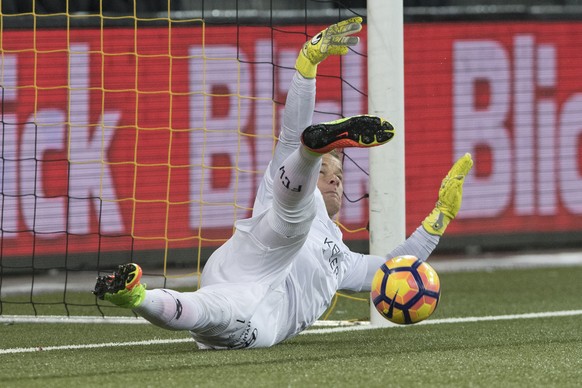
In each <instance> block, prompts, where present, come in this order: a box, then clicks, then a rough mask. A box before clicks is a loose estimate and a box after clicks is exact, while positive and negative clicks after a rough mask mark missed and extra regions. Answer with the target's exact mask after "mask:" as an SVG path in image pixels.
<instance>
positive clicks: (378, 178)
mask: <svg viewBox="0 0 582 388" xmlns="http://www.w3.org/2000/svg"><path fill="white" fill-rule="evenodd" d="M367 14H368V15H367V23H368V111H369V113H370V114H374V115H377V116H381V117H384V118H386V119H388V120H389V121H390V122H391V123H392V124H393V125H394V127H395V129H396V135H395V137H394V139H393V140H392V141H391V142H390V143H389V144H388V145H386V146H384V147H376V148H372V149H371V150H370V254H373V255H379V256H384V255H386V253H388V252H389V251H391V250H392V249H394V248H395V247H396V246H397V245H398V244H400V243H401V242H402V241H404V239H405V237H406V229H405V227H406V197H405V192H406V191H405V176H404V133H405V131H404V7H403V1H402V0H390V1H386V0H368V13H367ZM370 322H371V323H372V325H378V326H388V325H392V324H391V323H390V322H389V321H388V320H386V319H384V318H382V316H381V315H380V314H379V313H378V312H377V311H376V309H375V307H374V305H373V304H372V303H370Z"/></svg>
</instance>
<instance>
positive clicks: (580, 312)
mask: <svg viewBox="0 0 582 388" xmlns="http://www.w3.org/2000/svg"><path fill="white" fill-rule="evenodd" d="M575 315H582V310H566V311H548V312H541V313H528V314H512V315H497V316H485V317H464V318H444V319H432V320H428V321H423V322H420V323H417V324H416V325H414V326H418V325H438V324H442V323H471V322H485V321H503V320H514V319H536V318H553V317H566V316H575ZM135 320H136V321H137V319H135ZM394 327H400V328H406V327H410V326H405V325H394V324H391V325H390V326H374V325H370V324H361V325H352V326H342V327H333V328H322V329H313V330H306V331H304V332H302V333H301V334H327V333H338V332H346V331H356V330H370V329H380V328H394ZM184 342H193V340H192V339H190V338H180V339H166V340H162V339H154V340H147V341H134V342H106V343H100V344H84V345H60V346H46V347H40V346H39V347H31V348H8V349H0V355H3V354H15V353H33V352H40V351H51V350H77V349H96V348H112V347H120V346H143V345H164V344H175V343H184Z"/></svg>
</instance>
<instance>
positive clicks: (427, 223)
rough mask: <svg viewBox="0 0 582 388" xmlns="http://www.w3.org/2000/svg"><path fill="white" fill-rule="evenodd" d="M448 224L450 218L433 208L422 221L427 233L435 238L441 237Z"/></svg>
mask: <svg viewBox="0 0 582 388" xmlns="http://www.w3.org/2000/svg"><path fill="white" fill-rule="evenodd" d="M450 222H451V218H450V217H448V216H447V215H446V214H444V213H443V212H442V211H440V210H439V209H438V208H434V209H433V211H432V212H431V213H430V214H429V215H428V216H427V217H426V218H425V219H424V221H422V226H423V227H424V229H425V230H426V231H427V232H428V233H430V234H433V235H435V236H442V235H443V233H444V232H445V230H446V229H447V226H449V223H450Z"/></svg>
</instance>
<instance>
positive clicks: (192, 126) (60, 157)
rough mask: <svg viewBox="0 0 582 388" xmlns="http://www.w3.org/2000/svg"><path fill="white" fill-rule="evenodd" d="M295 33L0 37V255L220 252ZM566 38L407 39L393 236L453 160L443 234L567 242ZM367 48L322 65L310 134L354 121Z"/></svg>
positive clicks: (515, 32)
mask: <svg viewBox="0 0 582 388" xmlns="http://www.w3.org/2000/svg"><path fill="white" fill-rule="evenodd" d="M320 27H321V26H310V28H309V31H308V32H309V33H310V34H313V33H315V32H317V31H318V30H319V29H320ZM304 32H305V28H304V27H303V26H301V27H284V28H281V29H277V30H271V29H270V28H261V27H245V28H242V27H241V28H237V27H234V26H228V27H224V26H221V27H217V26H204V27H202V26H201V25H200V26H189V27H180V28H173V29H171V30H170V29H167V28H149V29H138V30H137V31H134V30H133V29H125V28H118V29H106V30H103V31H101V30H99V29H84V30H75V31H71V32H67V31H61V30H37V31H36V32H34V31H3V34H2V57H1V61H2V70H1V76H2V77H1V79H0V82H1V84H2V88H3V99H2V123H3V136H2V139H1V141H2V160H1V162H0V163H1V167H2V180H1V182H0V185H1V188H2V191H1V192H2V220H1V222H2V225H1V226H2V254H3V255H4V256H27V255H31V254H33V253H34V254H62V253H64V252H88V251H97V250H100V251H114V250H115V251H117V250H122V251H123V250H140V249H157V248H161V249H167V248H183V247H197V246H200V245H205V244H206V245H216V244H218V243H219V242H220V241H222V240H224V238H226V237H228V235H229V234H230V233H231V231H232V224H233V221H234V220H235V219H240V218H243V217H246V216H248V215H249V212H250V208H251V206H252V201H253V193H254V191H255V189H256V187H257V184H258V182H259V180H260V177H261V173H262V171H263V170H264V168H265V167H266V164H267V162H268V160H269V156H270V154H271V152H272V146H273V142H274V137H273V136H274V135H276V134H277V130H276V128H278V127H279V119H280V116H281V109H282V106H283V105H282V103H283V102H284V99H285V93H286V88H287V85H288V84H289V82H290V79H291V77H292V74H293V64H294V60H295V57H296V55H297V50H298V48H299V47H300V45H301V43H302V42H303V41H304V40H305V39H306V35H305V34H304ZM580 33H582V26H580V25H578V24H569V23H546V24H544V23H503V24H499V23H495V24H493V23H490V24H488V23H485V24H466V25H465V24H419V25H406V29H405V77H406V78H405V85H406V90H405V93H406V128H405V131H406V132H405V133H406V135H405V136H406V138H405V139H406V178H407V186H406V187H407V215H408V216H407V230H408V232H411V231H412V230H413V229H414V228H415V227H416V226H417V225H418V224H419V223H420V221H421V220H422V219H423V218H424V216H425V215H426V214H427V213H428V212H429V211H430V210H431V208H432V207H433V205H434V202H435V200H436V195H437V192H438V186H439V183H440V180H441V179H442V177H443V176H444V175H445V174H446V172H447V170H448V168H449V167H450V165H451V164H452V162H453V161H454V159H455V158H456V157H457V156H458V155H461V154H463V153H464V152H471V153H472V154H473V155H474V159H475V162H476V163H475V168H474V171H473V174H472V175H471V176H470V177H469V178H468V179H467V182H466V185H465V200H464V204H463V208H462V210H461V214H460V217H459V219H458V220H456V221H455V222H454V223H453V224H451V226H450V228H449V229H448V231H447V233H450V234H456V235H463V234H471V235H474V234H491V233H512V232H556V231H575V230H580V229H581V228H580V226H579V225H580V221H581V219H582V194H581V193H582V151H581V149H582V140H581V139H582V78H580V77H579V76H578V73H577V69H579V68H580V67H582V57H581V56H580V55H579V54H578V53H579V43H578V41H577V40H576V36H577V35H578V34H580ZM365 47H366V39H365V33H364V34H363V40H362V43H361V44H360V45H359V46H358V48H357V53H350V54H349V55H347V56H345V57H343V58H342V59H341V60H339V59H338V58H330V59H329V60H328V61H326V62H325V63H324V64H322V65H320V69H319V77H318V80H317V87H318V97H317V104H316V114H315V117H314V121H322V120H330V119H335V118H338V117H341V116H349V115H354V114H359V113H362V112H365V111H366V106H367V101H366V84H367V82H368V81H367V73H366V56H365V54H366V53H365ZM387 72H389V69H387ZM340 76H341V77H340ZM371 82H373V80H371ZM347 155H348V156H349V158H348V159H347V160H346V162H345V170H346V171H345V180H346V184H345V191H346V195H347V196H348V198H350V199H352V200H353V199H357V198H360V197H361V196H362V195H363V194H364V193H365V192H366V184H367V179H368V178H367V176H366V174H365V173H363V172H362V169H363V170H364V171H366V170H367V169H368V159H367V154H366V151H365V150H364V151H362V150H355V151H349V152H348V153H347ZM386 173H387V174H389V173H390V169H389V166H387V168H386ZM340 221H341V222H342V224H344V225H346V226H347V227H348V228H358V227H362V226H365V225H366V223H367V203H366V200H362V201H359V202H355V203H351V202H350V201H348V200H346V201H344V209H343V210H342V214H341V219H340ZM345 235H346V238H348V239H349V238H355V239H361V238H365V237H366V236H365V233H361V232H360V233H355V234H350V233H346V234H345Z"/></svg>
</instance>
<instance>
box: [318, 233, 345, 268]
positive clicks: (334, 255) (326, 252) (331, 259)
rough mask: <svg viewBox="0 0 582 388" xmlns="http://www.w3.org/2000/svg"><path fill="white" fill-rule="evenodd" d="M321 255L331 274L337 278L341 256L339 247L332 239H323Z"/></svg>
mask: <svg viewBox="0 0 582 388" xmlns="http://www.w3.org/2000/svg"><path fill="white" fill-rule="evenodd" d="M322 253H323V257H324V259H326V260H327V262H328V263H329V268H330V269H331V272H332V273H333V274H334V275H335V276H336V277H337V276H338V274H339V258H340V255H341V250H340V247H339V245H337V244H336V242H335V241H333V240H332V239H329V238H327V237H325V239H324V240H323V247H322Z"/></svg>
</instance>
